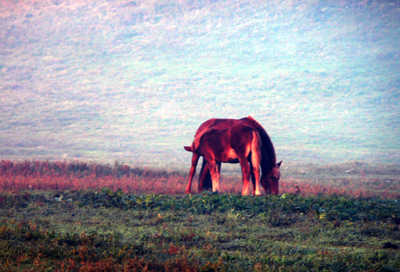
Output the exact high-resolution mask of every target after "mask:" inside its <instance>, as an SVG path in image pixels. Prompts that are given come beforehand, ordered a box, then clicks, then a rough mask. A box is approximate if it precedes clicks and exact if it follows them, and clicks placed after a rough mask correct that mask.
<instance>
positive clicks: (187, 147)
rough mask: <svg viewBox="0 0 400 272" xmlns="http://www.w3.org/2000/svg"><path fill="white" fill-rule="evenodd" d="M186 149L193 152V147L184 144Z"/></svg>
mask: <svg viewBox="0 0 400 272" xmlns="http://www.w3.org/2000/svg"><path fill="white" fill-rule="evenodd" d="M183 148H184V149H185V150H186V151H189V152H193V148H192V147H191V146H184V147H183Z"/></svg>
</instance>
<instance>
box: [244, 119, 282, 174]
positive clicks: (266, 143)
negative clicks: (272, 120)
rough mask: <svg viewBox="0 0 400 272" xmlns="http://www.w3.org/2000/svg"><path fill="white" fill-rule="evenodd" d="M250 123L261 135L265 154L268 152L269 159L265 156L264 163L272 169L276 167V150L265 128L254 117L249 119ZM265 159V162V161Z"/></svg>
mask: <svg viewBox="0 0 400 272" xmlns="http://www.w3.org/2000/svg"><path fill="white" fill-rule="evenodd" d="M247 118H248V121H249V122H250V123H251V124H252V125H253V126H254V128H255V130H257V132H258V134H259V135H260V138H261V142H262V149H263V150H262V151H263V153H265V152H266V155H267V157H268V158H264V157H265V154H264V155H263V163H267V164H269V165H270V166H269V167H271V169H272V168H273V167H275V165H276V154H275V148H274V145H273V144H272V141H271V138H270V137H269V135H268V133H267V131H266V130H265V129H264V128H263V126H262V125H261V124H260V123H259V122H257V121H256V120H255V119H254V118H253V117H251V116H250V115H249V116H248V117H247ZM264 159H265V160H264Z"/></svg>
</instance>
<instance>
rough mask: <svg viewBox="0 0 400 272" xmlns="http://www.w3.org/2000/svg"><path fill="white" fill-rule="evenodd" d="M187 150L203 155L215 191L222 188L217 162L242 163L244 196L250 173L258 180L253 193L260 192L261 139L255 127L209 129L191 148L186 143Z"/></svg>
mask: <svg viewBox="0 0 400 272" xmlns="http://www.w3.org/2000/svg"><path fill="white" fill-rule="evenodd" d="M185 149H186V150H188V151H191V152H193V153H194V154H197V155H200V156H203V157H204V160H205V161H206V162H207V166H208V169H209V171H210V174H211V179H212V187H213V191H219V177H220V167H219V165H218V163H221V162H229V163H237V162H239V163H240V166H241V168H242V181H243V190H242V195H247V194H248V193H249V185H250V174H251V172H252V174H253V176H254V180H255V184H254V185H255V188H254V191H255V192H254V193H255V194H256V195H260V194H261V192H260V164H261V138H260V135H259V134H258V132H257V131H256V130H255V129H254V128H252V127H249V126H246V125H242V124H239V125H235V126H232V127H231V128H228V129H222V130H221V129H215V128H210V129H208V130H206V131H204V133H202V134H201V135H199V136H198V137H196V138H195V140H194V141H193V144H192V145H191V146H190V147H188V146H186V147H185ZM249 162H251V166H250V164H249Z"/></svg>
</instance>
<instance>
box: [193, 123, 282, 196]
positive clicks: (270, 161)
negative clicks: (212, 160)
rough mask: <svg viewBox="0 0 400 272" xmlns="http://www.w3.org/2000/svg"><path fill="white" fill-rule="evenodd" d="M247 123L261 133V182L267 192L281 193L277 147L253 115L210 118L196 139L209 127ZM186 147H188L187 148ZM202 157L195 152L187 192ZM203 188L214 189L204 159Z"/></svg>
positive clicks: (200, 185) (201, 179)
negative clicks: (233, 117) (240, 117)
mask: <svg viewBox="0 0 400 272" xmlns="http://www.w3.org/2000/svg"><path fill="white" fill-rule="evenodd" d="M238 124H242V125H247V126H250V127H252V128H254V129H255V130H257V132H258V133H259V135H260V137H261V154H262V161H261V170H262V177H261V184H262V185H263V187H264V189H265V192H266V193H267V194H268V193H272V194H279V179H280V171H279V168H280V166H281V163H282V161H281V162H279V163H276V155H275V149H274V146H273V144H272V141H271V139H270V137H269V136H268V134H267V132H266V131H265V129H264V128H263V127H262V126H261V125H260V124H259V123H258V122H257V121H256V120H255V119H254V118H252V117H251V116H249V117H245V118H242V119H216V118H214V119H210V120H207V121H205V122H204V123H203V124H201V125H200V127H199V128H198V129H197V131H196V135H195V141H196V140H197V141H198V139H197V138H198V137H200V136H201V135H202V134H203V133H204V131H206V130H207V129H209V128H214V129H227V128H230V127H232V126H234V125H238ZM185 149H186V148H185ZM199 158H200V155H199V154H197V153H195V152H194V153H193V157H192V166H191V168H190V173H189V184H188V186H187V188H186V193H190V191H191V186H192V180H193V176H194V174H195V173H196V166H197V162H198V160H199ZM217 165H218V168H219V169H220V167H221V163H218V164H217ZM252 182H253V188H254V186H255V180H254V176H252ZM203 189H212V184H211V176H210V171H209V169H208V165H207V163H206V160H204V159H203V163H202V167H201V170H200V176H199V183H198V191H199V192H201V191H202V190H203Z"/></svg>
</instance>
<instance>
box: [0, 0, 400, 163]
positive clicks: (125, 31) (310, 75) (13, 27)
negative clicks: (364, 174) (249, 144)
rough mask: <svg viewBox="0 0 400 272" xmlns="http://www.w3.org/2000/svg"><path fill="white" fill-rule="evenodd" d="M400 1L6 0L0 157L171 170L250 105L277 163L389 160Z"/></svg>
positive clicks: (394, 149)
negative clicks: (205, 133) (209, 128)
mask: <svg viewBox="0 0 400 272" xmlns="http://www.w3.org/2000/svg"><path fill="white" fill-rule="evenodd" d="M399 17H400V4H399V2H398V1H383V0H382V1H380V0H374V1H353V0H344V1H343V0H329V1H314V0H308V1H296V0H274V1H267V2H265V1H252V0H251V1H247V0H246V1H244V0H226V1H191V0H180V1H164V0H154V1H147V0H146V1H145V0H140V1H139V0H138V1H125V0H115V1H108V0H100V1H98V0H96V1H94V0H82V1H72V0H65V1H64V0H51V1H50V0H45V1H35V0H29V1H28V0H13V1H11V0H4V1H1V5H0V44H1V47H0V103H1V107H0V130H1V134H0V142H1V146H0V158H2V159H50V160H57V159H68V160H71V159H74V158H78V159H82V160H97V161H101V162H111V163H112V162H113V161H114V160H116V159H118V160H120V161H124V162H127V163H129V164H135V165H144V166H146V165H147V166H151V167H159V166H163V167H164V166H165V167H175V168H179V169H182V168H183V167H185V168H186V167H187V166H188V165H189V162H190V154H189V153H187V152H185V151H184V150H183V149H182V146H184V145H188V144H190V143H191V141H192V139H193V135H194V132H195V131H196V129H197V127H198V126H199V125H200V124H201V122H203V121H205V120H206V119H208V118H212V117H232V118H240V117H243V116H247V115H253V116H254V118H256V119H257V120H258V121H259V122H260V123H261V124H263V125H264V126H265V128H266V129H267V131H268V132H269V134H270V136H271V137H272V140H273V142H274V144H275V147H276V150H277V154H278V159H283V160H284V162H293V161H295V162H303V163H344V162H347V161H364V162H367V163H400V154H399V150H400V141H399V137H398V136H399V135H400V131H399V127H400V125H399V120H400V112H399V111H400V110H399V107H398V105H399V104H400V101H399V99H400V96H399V93H400V90H399V83H400V78H399V73H398V71H399V70H400V67H399V63H400V54H399V50H398V48H400V24H399V19H398V18H399Z"/></svg>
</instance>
